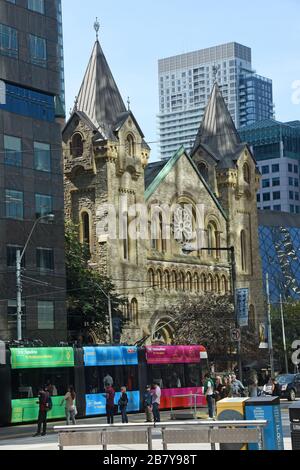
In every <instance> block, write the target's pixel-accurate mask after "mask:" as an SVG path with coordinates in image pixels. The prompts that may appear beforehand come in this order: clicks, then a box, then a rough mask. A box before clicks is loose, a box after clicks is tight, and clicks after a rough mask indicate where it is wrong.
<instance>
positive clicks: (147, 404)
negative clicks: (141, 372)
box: [143, 385, 152, 423]
mask: <svg viewBox="0 0 300 470" xmlns="http://www.w3.org/2000/svg"><path fill="white" fill-rule="evenodd" d="M143 404H144V410H145V413H146V423H152V395H151V387H150V385H147V387H146V390H145V393H144V397H143Z"/></svg>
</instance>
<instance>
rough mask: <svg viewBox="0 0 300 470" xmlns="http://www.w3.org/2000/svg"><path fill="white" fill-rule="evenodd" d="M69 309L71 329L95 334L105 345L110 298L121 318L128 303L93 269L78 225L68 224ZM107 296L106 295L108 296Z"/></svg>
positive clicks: (110, 283) (114, 312) (66, 237)
mask: <svg viewBox="0 0 300 470" xmlns="http://www.w3.org/2000/svg"><path fill="white" fill-rule="evenodd" d="M65 243H66V270H67V292H68V294H67V309H68V318H69V324H70V325H71V326H70V329H73V330H74V329H76V330H77V331H76V332H78V334H79V333H80V334H82V333H83V332H86V333H87V332H93V333H94V336H95V337H97V338H98V339H99V340H102V341H103V342H106V341H107V334H108V331H109V316H108V299H107V295H105V294H110V296H111V304H112V314H113V317H114V318H116V317H118V318H120V322H121V325H122V315H121V312H120V310H119V306H120V304H122V303H123V302H124V301H123V300H122V299H121V298H120V297H119V296H118V295H117V294H116V293H115V290H114V285H113V284H112V282H111V281H110V280H109V279H108V278H107V277H105V276H102V275H101V274H100V273H99V272H98V271H96V270H94V269H92V268H90V267H89V264H88V261H89V252H88V248H87V247H86V246H84V245H82V244H81V243H80V241H79V239H78V231H77V227H76V225H74V224H72V223H67V225H66V235H65ZM104 293H105V294H104Z"/></svg>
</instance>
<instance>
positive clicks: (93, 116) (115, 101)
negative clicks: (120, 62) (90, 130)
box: [76, 40, 127, 137]
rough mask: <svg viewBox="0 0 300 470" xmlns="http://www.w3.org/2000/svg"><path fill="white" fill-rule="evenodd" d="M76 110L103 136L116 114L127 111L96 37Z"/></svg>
mask: <svg viewBox="0 0 300 470" xmlns="http://www.w3.org/2000/svg"><path fill="white" fill-rule="evenodd" d="M76 110H78V111H80V112H82V113H84V114H85V115H86V116H87V117H88V118H89V119H90V121H91V122H92V123H93V124H94V125H95V126H96V127H97V128H99V130H100V132H101V133H102V134H103V135H104V136H106V137H108V136H109V135H110V133H111V130H112V126H114V124H115V123H116V122H117V121H118V119H119V117H120V115H121V114H122V113H126V112H127V110H126V106H125V104H124V102H123V99H122V97H121V94H120V92H119V89H118V87H117V85H116V82H115V80H114V77H113V75H112V73H111V70H110V68H109V65H108V63H107V61H106V58H105V55H104V53H103V50H102V48H101V46H100V43H99V41H98V40H97V41H96V43H95V45H94V48H93V51H92V55H91V58H90V61H89V64H88V67H87V70H86V73H85V76H84V79H83V82H82V85H81V88H80V91H79V95H78V98H77V103H76Z"/></svg>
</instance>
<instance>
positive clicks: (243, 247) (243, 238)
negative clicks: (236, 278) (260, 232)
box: [241, 230, 247, 272]
mask: <svg viewBox="0 0 300 470" xmlns="http://www.w3.org/2000/svg"><path fill="white" fill-rule="evenodd" d="M241 267H242V271H244V272H246V271H247V242H246V232H245V230H242V232H241Z"/></svg>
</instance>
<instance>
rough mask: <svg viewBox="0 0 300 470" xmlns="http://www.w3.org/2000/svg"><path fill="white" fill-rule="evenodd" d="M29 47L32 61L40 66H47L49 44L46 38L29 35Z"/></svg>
mask: <svg viewBox="0 0 300 470" xmlns="http://www.w3.org/2000/svg"><path fill="white" fill-rule="evenodd" d="M29 49H30V58H31V62H32V63H33V64H35V65H39V66H40V67H46V66H47V46H46V39H43V38H39V37H38V36H33V35H32V34H30V35H29Z"/></svg>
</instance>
